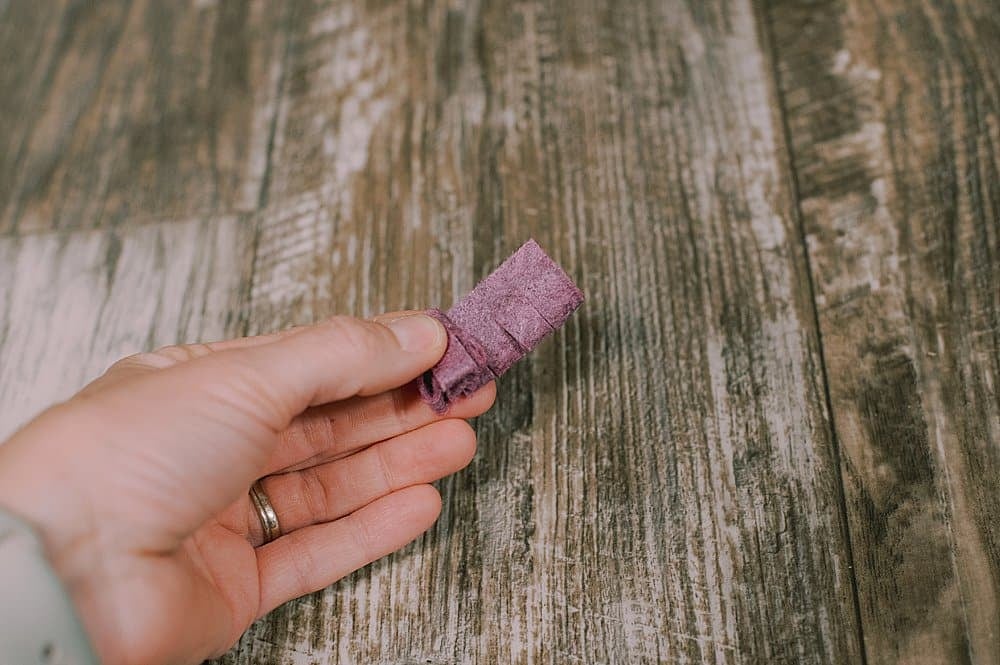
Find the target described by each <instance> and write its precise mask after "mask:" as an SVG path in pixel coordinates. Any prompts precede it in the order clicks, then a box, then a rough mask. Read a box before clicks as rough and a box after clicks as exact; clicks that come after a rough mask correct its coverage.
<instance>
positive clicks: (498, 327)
mask: <svg viewBox="0 0 1000 665" xmlns="http://www.w3.org/2000/svg"><path fill="white" fill-rule="evenodd" d="M581 303H583V293H582V292H581V291H580V289H578V288H577V286H576V284H574V283H573V280H572V279H570V277H569V275H567V274H566V273H565V272H563V270H562V268H560V267H559V265H558V264H557V263H556V262H555V261H553V260H552V259H551V258H549V256H548V255H547V254H546V253H545V252H544V251H542V248H541V247H539V246H538V243H536V242H535V241H534V240H529V241H528V242H526V243H524V244H523V245H522V246H521V247H520V249H518V250H517V251H516V252H514V253H513V254H512V255H511V256H510V257H509V258H508V259H507V260H506V261H504V262H503V263H502V264H501V265H500V267H499V268H497V269H496V270H494V271H493V272H492V273H491V274H490V275H489V276H488V277H487V278H486V279H484V280H483V281H481V282H480V283H479V284H478V285H477V286H476V288H474V289H473V290H472V291H471V292H470V293H469V294H468V295H466V296H465V297H464V298H462V299H461V300H459V301H458V302H457V303H455V304H454V305H453V306H452V308H451V309H449V310H448V311H447V312H442V311H441V310H439V309H431V310H428V311H427V313H428V314H430V315H431V316H433V317H434V318H436V319H437V320H439V321H440V322H441V323H442V324H443V325H444V327H445V330H447V332H448V348H447V350H446V351H445V353H444V356H443V357H442V358H441V360H440V361H439V362H438V364H437V365H435V366H434V367H432V368H431V369H430V370H428V371H427V372H426V373H425V374H424V375H423V377H422V378H421V380H420V395H421V396H422V397H423V399H424V401H426V402H427V403H428V404H430V405H431V407H432V408H433V409H434V410H435V411H437V412H438V413H443V412H445V411H447V410H448V405H449V404H451V403H452V402H454V401H455V400H457V399H460V398H462V397H467V396H469V395H471V394H472V393H474V392H476V391H477V390H478V389H479V388H482V387H483V386H484V385H486V384H487V383H489V382H490V381H492V380H493V379H495V378H497V377H499V376H500V375H502V374H503V373H504V372H506V371H507V370H508V369H510V368H511V366H512V365H513V364H514V363H516V362H517V361H518V360H520V359H521V358H523V357H524V356H525V355H527V353H528V352H529V351H531V350H532V349H533V348H535V346H537V345H538V343H539V342H541V341H542V339H543V338H544V337H545V336H546V335H548V334H549V333H552V332H554V331H555V330H556V329H557V328H559V327H560V326H562V325H563V323H565V322H566V319H568V318H569V316H570V314H572V313H573V312H574V311H576V309H577V308H578V307H579V306H580V305H581Z"/></svg>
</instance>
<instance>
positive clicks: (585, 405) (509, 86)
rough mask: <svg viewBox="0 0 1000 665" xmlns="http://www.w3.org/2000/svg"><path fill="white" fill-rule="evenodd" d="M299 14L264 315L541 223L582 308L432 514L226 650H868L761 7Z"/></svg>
mask: <svg viewBox="0 0 1000 665" xmlns="http://www.w3.org/2000/svg"><path fill="white" fill-rule="evenodd" d="M292 15H293V17H294V18H293V19H292V28H291V33H292V34H294V35H296V37H295V38H294V39H293V40H292V42H291V43H290V46H289V56H288V61H287V63H286V65H285V81H286V84H285V86H284V87H283V89H282V95H281V101H280V102H279V106H280V111H279V120H278V123H277V128H276V132H275V141H274V151H275V152H274V154H273V156H272V158H271V163H272V169H271V177H270V188H269V190H268V205H267V206H266V207H265V208H264V209H263V210H262V212H261V229H260V234H259V241H258V245H257V252H256V257H257V258H256V263H255V268H254V281H253V287H252V296H251V306H250V323H251V329H252V330H255V331H256V330H268V329H272V328H275V327H280V326H283V325H288V324H292V323H302V322H308V321H311V320H314V319H316V318H318V317H321V316H324V315H326V314H328V313H331V312H335V311H346V312H350V313H355V314H361V315H365V314H370V313H373V312H376V311H379V310H381V309H392V308H397V307H421V306H426V305H431V304H445V305H446V304H448V303H449V302H451V301H452V300H453V299H454V298H456V297H458V296H460V295H461V294H462V293H464V292H465V291H466V290H467V289H468V288H470V287H471V286H472V285H473V283H474V281H475V279H476V278H477V277H481V276H483V275H484V274H485V273H486V272H488V271H489V270H490V269H491V268H492V267H494V266H495V265H496V264H497V263H498V262H499V261H500V260H501V259H502V258H503V257H504V256H505V255H506V254H507V253H508V252H510V251H511V250H513V249H514V248H515V247H516V246H517V245H518V244H520V242H522V241H523V240H524V239H525V238H527V237H528V236H531V235H534V236H536V237H537V238H538V239H539V241H540V242H541V243H542V244H543V246H545V247H546V248H548V249H549V250H550V251H552V252H553V254H554V255H555V256H556V257H557V259H558V260H560V261H561V262H562V263H563V264H564V265H565V266H567V268H568V269H569V270H570V271H571V272H572V273H573V274H574V275H575V276H576V278H577V279H578V280H579V281H580V283H581V285H582V286H583V289H584V290H585V292H586V293H587V294H588V297H589V302H588V304H587V305H586V306H585V308H584V310H583V311H582V312H581V314H579V315H578V316H577V317H576V318H575V319H574V320H573V321H572V322H571V324H570V325H569V327H568V328H567V329H566V330H565V331H564V332H562V333H560V334H559V335H557V336H556V338H555V340H554V341H553V342H551V343H549V344H546V345H545V346H544V347H543V348H542V349H540V350H539V351H538V352H537V353H536V354H534V355H533V357H532V359H531V360H530V362H528V363H525V364H523V365H521V366H520V367H519V368H518V369H517V370H515V371H514V372H513V373H512V374H511V375H510V376H509V377H505V379H504V381H502V383H501V388H500V399H499V406H498V408H497V409H496V411H495V412H494V413H492V414H490V415H488V416H486V417H484V418H482V419H480V421H479V423H478V431H479V436H480V442H481V452H480V454H479V456H478V458H477V460H476V461H475V462H474V463H473V465H472V467H471V468H470V469H469V470H467V471H466V472H463V473H461V474H459V475H458V476H457V477H455V478H453V479H451V480H448V481H446V482H444V483H443V484H442V492H443V494H444V499H445V506H446V507H445V511H444V514H443V516H442V519H441V520H440V522H439V524H438V525H437V527H436V528H435V529H434V530H433V531H432V532H431V533H430V534H429V535H428V536H427V537H425V538H424V539H422V541H420V542H419V543H417V544H416V545H415V546H413V547H410V548H408V549H406V550H404V551H403V552H402V553H400V554H398V555H396V556H393V557H391V558H389V559H387V560H385V561H383V562H380V563H379V564H376V565H375V566H373V567H371V568H369V569H366V570H363V571H361V572H359V573H358V574H356V575H354V576H353V577H352V578H350V579H349V580H347V581H345V582H343V583H341V584H339V585H336V586H334V587H332V588H331V589H329V590H327V591H326V592H325V593H323V594H318V595H315V596H313V597H310V598H308V599H306V600H304V601H301V602H299V603H294V604H291V605H289V606H286V607H285V608H283V609H282V610H280V611H279V612H276V613H275V614H273V615H272V616H270V617H268V618H267V619H265V620H264V621H262V622H260V623H259V624H257V625H256V626H255V627H254V628H252V629H251V630H250V631H249V632H248V633H247V635H246V636H245V637H244V639H243V640H242V641H241V643H240V645H239V646H238V647H237V649H236V650H235V651H234V652H232V653H231V654H230V655H229V656H227V657H226V658H225V659H223V662H226V663H253V662H311V661H312V660H323V659H324V658H326V657H327V656H328V655H330V654H336V656H337V658H338V659H339V660H340V661H342V662H366V663H367V662H379V663H416V662H421V663H424V662H433V663H455V662H482V663H493V662H503V663H506V662H512V663H513V662H517V663H530V662H554V663H563V662H584V663H610V662H635V663H641V662H720V663H730V662H848V661H856V660H858V659H859V657H860V644H859V642H858V633H857V625H856V619H855V616H856V614H855V608H854V604H853V603H854V601H853V595H852V593H853V592H852V589H851V573H850V569H849V557H848V556H847V547H846V543H845V541H844V536H843V530H842V526H843V525H842V515H841V512H840V506H841V499H840V496H839V492H840V486H839V481H838V477H837V474H836V461H837V460H836V456H835V454H834V451H833V449H832V446H831V439H830V436H829V430H828V427H827V421H826V419H825V416H824V398H823V389H822V385H821V383H820V372H819V367H820V364H821V363H820V359H819V356H818V353H817V345H816V341H817V338H816V335H815V330H814V328H813V320H814V317H813V313H812V309H811V303H810V301H809V294H808V289H807V288H806V285H807V281H808V280H807V277H806V271H805V263H804V259H803V256H802V253H801V245H800V243H799V239H798V230H797V226H796V221H795V216H794V213H793V211H794V203H793V200H792V193H791V189H790V181H791V178H790V176H789V173H788V171H787V167H786V165H785V164H784V163H783V162H782V161H781V158H782V155H784V154H786V151H785V148H784V144H783V140H784V139H783V134H782V131H781V124H780V120H779V119H778V118H776V117H775V115H774V108H775V107H774V105H773V103H772V102H773V97H772V95H773V90H772V88H771V83H770V81H771V78H770V77H771V74H770V72H771V69H770V64H769V62H768V61H767V60H766V59H765V58H764V57H763V56H762V54H761V51H760V43H759V39H758V35H757V32H756V27H755V17H754V15H753V14H752V13H751V11H750V5H749V3H708V4H705V5H703V6H699V7H698V8H696V9H692V8H691V7H689V6H687V5H686V4H684V3H680V2H668V3H624V4H622V3H611V2H607V3H604V2H573V3H536V2H492V3H483V4H479V3H467V4H464V5H461V6H460V5H457V4H454V3H444V2H436V3H435V2H431V3H423V4H420V5H417V4H413V3H410V4H407V3H371V4H369V5H368V6H362V5H361V4H360V3H337V4H334V5H331V6H325V7H316V6H313V5H311V4H308V3H304V4H301V5H299V6H297V7H296V8H295V10H294V12H293V14H292ZM720 99H725V100H727V103H726V104H719V103H718V100H720Z"/></svg>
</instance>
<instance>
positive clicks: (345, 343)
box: [320, 316, 385, 357]
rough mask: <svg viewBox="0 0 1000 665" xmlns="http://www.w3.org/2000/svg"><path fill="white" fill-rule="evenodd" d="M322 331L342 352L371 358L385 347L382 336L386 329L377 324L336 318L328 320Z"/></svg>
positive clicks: (322, 326)
mask: <svg viewBox="0 0 1000 665" xmlns="http://www.w3.org/2000/svg"><path fill="white" fill-rule="evenodd" d="M320 329H321V330H322V331H323V334H324V335H326V336H327V337H328V338H329V339H330V342H331V343H332V344H333V345H335V346H337V347H339V348H340V350H341V351H347V352H350V353H354V354H360V355H364V356H369V357H370V356H375V355H378V354H379V353H380V352H381V351H382V347H383V346H384V341H385V339H384V337H383V336H382V335H381V334H380V332H381V331H382V330H384V327H383V326H380V325H379V324H377V323H371V322H368V321H362V320H360V319H355V318H352V317H349V316H335V317H333V318H330V319H327V320H326V321H325V322H324V323H323V324H322V325H321V326H320Z"/></svg>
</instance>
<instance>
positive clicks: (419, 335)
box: [386, 314, 444, 351]
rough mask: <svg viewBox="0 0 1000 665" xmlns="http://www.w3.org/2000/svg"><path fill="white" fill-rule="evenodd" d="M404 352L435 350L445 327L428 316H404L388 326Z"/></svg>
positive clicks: (390, 322)
mask: <svg viewBox="0 0 1000 665" xmlns="http://www.w3.org/2000/svg"><path fill="white" fill-rule="evenodd" d="M386 325H387V326H389V329H390V330H391V331H392V334H394V335H395V336H396V340H397V341H398V342H399V345H400V346H401V347H402V348H403V350H404V351H427V350H428V349H433V348H435V347H436V346H437V345H438V343H439V342H440V340H441V336H442V335H443V334H444V327H443V326H442V325H441V324H440V323H438V322H437V321H435V320H434V319H432V318H431V317H429V316H427V315H426V314H414V315H412V316H404V317H403V318H401V319H393V320H392V321H389V323H387V324H386Z"/></svg>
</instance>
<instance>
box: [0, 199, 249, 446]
mask: <svg viewBox="0 0 1000 665" xmlns="http://www.w3.org/2000/svg"><path fill="white" fill-rule="evenodd" d="M250 228H251V227H249V226H248V225H247V224H246V222H245V220H240V219H237V218H215V219H212V220H207V221H206V220H178V221H172V222H170V223H166V224H159V225H144V226H140V227H136V228H132V229H128V230H123V231H119V232H110V231H100V230H94V231H87V232H78V233H74V234H72V235H66V234H64V233H42V234H35V235H30V236H27V237H23V238H0V405H2V408H0V441H3V440H4V439H6V438H7V437H8V436H9V435H10V434H12V433H13V432H14V430H15V429H17V428H18V427H19V426H21V425H23V424H24V423H25V422H27V421H28V420H29V419H30V418H31V417H33V416H34V415H36V414H37V413H38V412H39V411H41V410H42V409H44V408H45V407H47V406H49V405H51V404H53V403H55V402H57V401H61V400H63V399H66V398H67V397H69V396H70V395H72V394H73V393H74V392H76V391H77V390H78V389H79V388H80V387H82V386H83V385H84V384H85V383H87V382H89V381H90V380H92V379H94V378H96V377H97V376H98V375H99V374H101V373H102V372H103V371H104V370H105V369H107V367H108V366H109V365H111V364H112V363H113V362H114V361H115V360H117V359H119V358H122V357H124V356H126V355H130V354H132V353H137V352H139V351H142V350H149V349H153V348H157V347H160V346H165V345H168V344H175V343H178V342H184V341H187V342H194V341H199V340H202V341H207V340H211V339H226V338H228V337H232V336H234V335H238V334H239V333H240V331H241V330H242V329H243V328H244V327H245V325H246V324H245V321H244V320H242V315H243V314H245V310H244V308H243V306H242V303H245V302H246V297H247V291H248V284H249V279H250V274H249V271H250V267H251V262H250V256H251V254H250V249H251V243H252V238H253V234H252V232H248V231H249V230H250Z"/></svg>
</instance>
